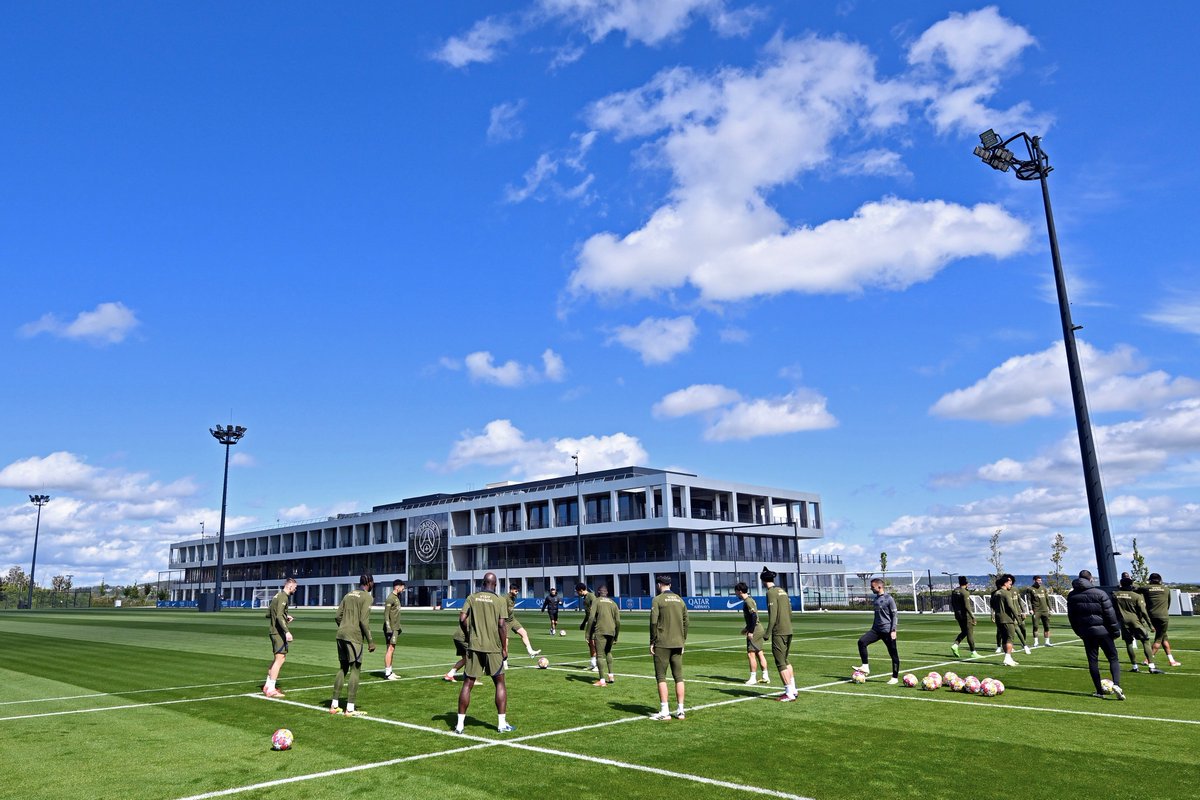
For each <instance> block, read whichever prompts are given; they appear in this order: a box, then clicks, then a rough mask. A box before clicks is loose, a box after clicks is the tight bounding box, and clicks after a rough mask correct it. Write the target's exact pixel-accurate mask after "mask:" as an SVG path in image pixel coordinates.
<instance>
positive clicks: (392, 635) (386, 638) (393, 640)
mask: <svg viewBox="0 0 1200 800" xmlns="http://www.w3.org/2000/svg"><path fill="white" fill-rule="evenodd" d="M399 639H400V631H394V630H392V629H391V628H384V629H383V643H384V644H385V645H389V644H390V645H391V646H392V647H395V646H396V645H398V644H400V642H399Z"/></svg>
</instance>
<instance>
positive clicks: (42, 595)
mask: <svg viewBox="0 0 1200 800" xmlns="http://www.w3.org/2000/svg"><path fill="white" fill-rule="evenodd" d="M28 602H29V590H28V589H26V590H23V591H21V590H12V589H10V590H0V608H26V607H27V604H28ZM33 607H34V608H91V607H92V590H91V589H74V590H71V591H67V592H52V591H50V590H48V589H34V590H33Z"/></svg>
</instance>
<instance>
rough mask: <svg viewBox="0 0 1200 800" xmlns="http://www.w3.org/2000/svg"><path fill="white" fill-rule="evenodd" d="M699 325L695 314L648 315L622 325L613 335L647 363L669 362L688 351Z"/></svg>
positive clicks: (613, 339)
mask: <svg viewBox="0 0 1200 800" xmlns="http://www.w3.org/2000/svg"><path fill="white" fill-rule="evenodd" d="M698 332H699V328H697V327H696V321H695V320H694V319H692V318H691V317H688V316H684V317H675V318H674V319H661V318H657V317H647V318H646V319H644V320H642V321H641V322H639V323H638V324H637V325H621V326H619V327H618V328H617V329H616V331H615V332H614V333H613V335H612V336H611V337H610V338H609V340H608V341H609V342H617V343H619V344H622V345H624V346H625V347H628V348H629V349H630V350H633V351H634V352H636V353H637V354H638V355H640V356H641V357H642V363H643V364H665V363H667V362H668V361H670V360H671V359H673V358H674V357H675V356H677V355H679V354H680V353H685V352H687V351H688V350H689V349H690V348H691V346H692V340H693V339H695V338H696V334H697V333H698Z"/></svg>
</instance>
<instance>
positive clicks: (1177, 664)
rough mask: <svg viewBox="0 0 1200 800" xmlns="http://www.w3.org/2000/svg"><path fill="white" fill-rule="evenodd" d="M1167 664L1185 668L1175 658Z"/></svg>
mask: <svg viewBox="0 0 1200 800" xmlns="http://www.w3.org/2000/svg"><path fill="white" fill-rule="evenodd" d="M1167 663H1168V664H1170V665H1171V666H1172V667H1182V666H1183V664H1181V663H1179V662H1178V661H1176V660H1175V659H1173V658H1172V659H1171V660H1170V661H1168V662H1167Z"/></svg>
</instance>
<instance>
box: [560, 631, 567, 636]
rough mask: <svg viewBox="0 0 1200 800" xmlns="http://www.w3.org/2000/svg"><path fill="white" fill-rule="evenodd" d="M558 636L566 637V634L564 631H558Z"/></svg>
mask: <svg viewBox="0 0 1200 800" xmlns="http://www.w3.org/2000/svg"><path fill="white" fill-rule="evenodd" d="M558 635H559V636H566V635H567V632H566V631H559V632H558Z"/></svg>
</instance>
